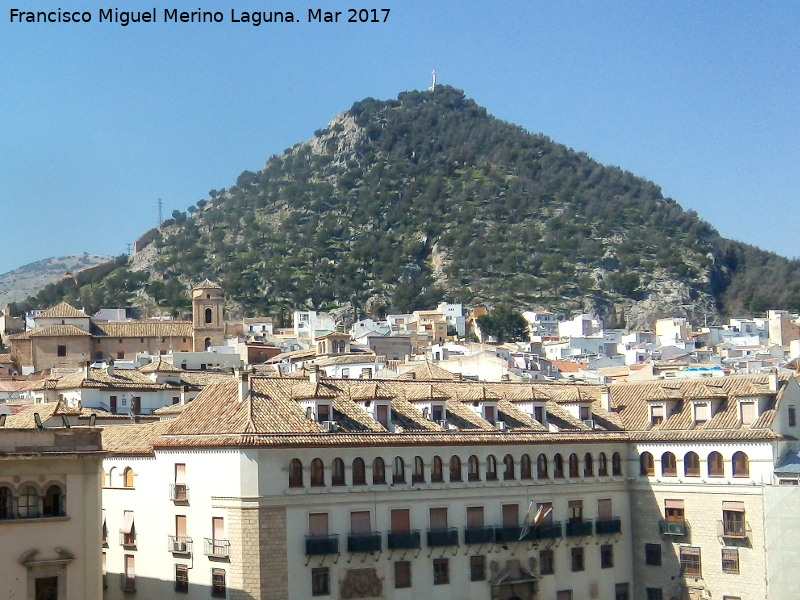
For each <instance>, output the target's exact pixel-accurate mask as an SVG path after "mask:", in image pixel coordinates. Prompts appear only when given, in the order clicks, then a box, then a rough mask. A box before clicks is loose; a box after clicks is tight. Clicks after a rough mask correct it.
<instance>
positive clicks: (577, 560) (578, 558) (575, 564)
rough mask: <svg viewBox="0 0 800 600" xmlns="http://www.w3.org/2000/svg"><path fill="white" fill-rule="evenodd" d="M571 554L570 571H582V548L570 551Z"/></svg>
mask: <svg viewBox="0 0 800 600" xmlns="http://www.w3.org/2000/svg"><path fill="white" fill-rule="evenodd" d="M571 551H572V552H571V554H572V570H573V571H583V569H584V562H583V546H578V547H577V548H572V549H571Z"/></svg>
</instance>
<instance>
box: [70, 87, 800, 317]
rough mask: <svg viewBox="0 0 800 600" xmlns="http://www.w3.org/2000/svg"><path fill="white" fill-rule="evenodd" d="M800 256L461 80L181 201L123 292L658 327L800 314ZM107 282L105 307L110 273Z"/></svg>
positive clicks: (392, 103) (278, 306)
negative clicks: (518, 312)
mask: <svg viewBox="0 0 800 600" xmlns="http://www.w3.org/2000/svg"><path fill="white" fill-rule="evenodd" d="M799 267H800V264H799V263H798V262H797V261H789V260H787V259H785V258H782V257H779V256H776V255H774V254H771V253H767V252H763V251H761V250H759V249H758V248H754V247H752V246H747V245H744V244H741V243H739V242H735V241H731V240H727V239H724V238H722V237H721V236H720V235H719V234H718V233H717V232H716V230H715V229H714V228H713V227H712V226H711V225H709V224H708V223H706V222H705V221H703V220H701V219H700V218H699V217H698V216H697V215H696V214H695V213H693V212H691V211H685V210H683V208H681V206H680V205H679V204H678V203H677V202H676V201H675V200H673V199H671V198H665V197H664V196H663V195H662V193H661V190H660V188H659V187H658V186H657V185H656V184H654V183H652V182H650V181H647V180H644V179H642V178H639V177H636V176H634V175H633V174H631V173H629V172H626V171H623V170H622V169H619V168H616V167H608V166H604V165H602V164H600V163H598V162H596V161H594V160H593V159H591V158H590V157H589V156H587V155H586V154H585V153H581V152H576V151H574V150H572V149H570V148H567V147H566V146H564V145H562V144H558V143H556V142H554V141H552V140H550V139H549V138H548V137H547V136H545V135H543V134H532V133H529V132H527V131H525V130H523V129H522V128H520V127H518V126H516V125H513V124H510V123H506V122H503V121H500V120H498V119H496V118H494V117H492V116H490V115H489V114H488V113H487V111H486V110H485V109H484V108H482V107H480V106H478V105H477V104H476V103H475V102H474V101H472V100H470V99H468V98H466V97H465V95H464V93H463V92H461V91H460V90H456V89H453V88H451V87H446V86H445V87H439V88H437V89H436V90H435V91H432V92H405V93H402V94H400V95H399V96H398V98H397V99H396V100H389V101H379V100H375V99H372V98H368V99H366V100H362V101H360V102H356V103H355V104H354V105H353V106H352V107H351V108H350V110H348V111H345V112H343V113H342V114H340V115H338V116H336V117H335V118H334V119H333V121H331V123H330V124H329V125H328V126H327V127H325V128H323V129H320V130H318V131H316V132H315V135H314V138H313V139H312V140H310V141H308V142H304V143H301V144H298V145H296V146H294V147H292V148H289V149H287V150H285V151H284V152H283V153H281V154H280V155H276V156H273V157H271V158H270V159H269V160H268V161H267V163H266V165H265V166H264V168H263V169H262V170H260V171H258V172H255V173H254V172H250V171H245V172H243V173H242V174H241V175H240V176H239V177H238V179H237V181H236V184H235V185H233V186H231V187H230V188H228V189H225V190H222V191H216V190H212V192H211V193H210V197H209V198H208V199H207V200H201V201H200V202H198V203H197V205H196V206H192V207H189V210H188V211H187V212H180V211H175V212H174V213H173V218H172V219H170V220H169V221H168V222H167V223H165V224H164V226H163V227H162V229H161V232H160V233H159V234H157V235H156V236H155V238H154V240H153V242H152V244H151V245H150V246H149V247H148V248H147V249H146V250H145V251H143V253H141V255H140V256H139V257H137V258H135V260H134V263H133V265H128V266H127V267H121V268H120V269H118V270H117V271H115V272H114V273H112V275H113V276H114V277H116V280H115V283H114V289H115V290H117V291H116V292H115V294H117V295H116V296H115V297H117V298H119V297H123V296H120V295H119V291H120V290H123V291H124V293H125V294H128V296H129V297H131V298H133V299H134V300H135V301H136V302H140V303H145V304H147V303H150V305H151V306H152V307H153V308H154V310H171V311H177V310H179V309H180V308H181V306H183V305H185V296H184V295H183V294H184V293H185V290H186V288H187V287H188V286H189V285H190V284H191V283H192V282H196V281H199V280H202V279H205V278H209V279H211V280H214V281H217V282H219V283H220V284H222V285H223V286H224V287H225V289H226V293H227V295H228V297H229V298H230V299H231V301H232V304H231V308H238V309H240V311H241V312H242V313H245V314H253V313H261V314H264V313H266V314H271V315H273V316H277V317H278V318H279V319H280V318H281V317H282V316H285V315H287V314H288V313H289V311H290V310H292V309H294V308H299V307H309V308H315V309H320V310H324V309H330V308H332V307H336V306H343V305H350V306H352V307H354V308H355V310H356V311H359V312H362V313H363V312H366V313H367V314H371V315H379V314H382V313H384V312H386V311H389V310H390V311H394V312H405V311H408V310H412V309H414V308H423V307H431V306H434V305H435V304H436V303H437V302H438V301H440V300H442V299H447V300H451V301H457V302H462V303H465V304H467V305H475V304H479V303H489V304H491V303H498V302H504V303H508V304H511V305H513V306H515V307H518V308H540V309H551V310H556V311H557V312H559V313H561V314H563V315H567V314H569V313H574V312H577V311H593V312H597V313H599V314H600V315H601V316H603V317H604V319H605V320H606V323H607V324H609V325H611V326H613V325H618V326H628V327H636V328H641V327H646V326H648V325H649V324H651V323H652V322H653V320H654V319H656V318H658V317H660V316H665V315H670V316H673V315H674V316H687V317H689V318H690V319H691V320H693V321H694V322H704V321H709V322H711V321H713V320H714V318H716V317H718V316H720V315H722V314H741V313H743V312H756V313H757V312H763V311H765V310H766V309H768V308H772V307H777V306H780V307H785V308H800V268H799ZM126 269H127V272H126ZM131 269H132V270H133V271H134V272H130V271H131ZM142 281H143V282H144V283H143V284H141V285H140V282H142ZM139 285H140V287H139V288H137V286H139ZM66 293H67V294H72V295H76V296H79V295H80V294H81V290H73V291H69V290H67V291H66ZM92 293H93V294H94V296H93V298H94V299H96V300H97V301H98V302H101V301H103V284H102V282H100V283H99V284H95V286H94V287H93V290H92ZM84 295H85V294H84Z"/></svg>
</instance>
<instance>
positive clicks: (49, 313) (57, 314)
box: [36, 302, 89, 319]
mask: <svg viewBox="0 0 800 600" xmlns="http://www.w3.org/2000/svg"><path fill="white" fill-rule="evenodd" d="M36 318H37V319H81V318H82V319H88V318H89V316H88V315H87V314H86V313H85V312H83V311H82V310H78V309H77V308H75V307H74V306H72V305H71V304H67V303H66V302H59V303H58V304H56V305H55V306H53V307H51V308H48V309H47V310H46V311H44V312H43V313H41V314H40V315H39V316H38V317H36Z"/></svg>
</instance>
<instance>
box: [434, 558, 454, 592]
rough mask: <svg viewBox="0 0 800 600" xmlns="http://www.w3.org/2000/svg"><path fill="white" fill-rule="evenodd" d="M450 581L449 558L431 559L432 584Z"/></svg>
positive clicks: (443, 583)
mask: <svg viewBox="0 0 800 600" xmlns="http://www.w3.org/2000/svg"><path fill="white" fill-rule="evenodd" d="M448 583H450V559H449V558H434V559H433V585H445V584H448Z"/></svg>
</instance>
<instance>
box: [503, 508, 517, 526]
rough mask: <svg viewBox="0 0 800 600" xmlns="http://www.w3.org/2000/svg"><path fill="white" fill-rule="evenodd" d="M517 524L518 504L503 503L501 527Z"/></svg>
mask: <svg viewBox="0 0 800 600" xmlns="http://www.w3.org/2000/svg"><path fill="white" fill-rule="evenodd" d="M517 525H519V504H503V527H505V528H507V529H508V528H511V527H516V526H517Z"/></svg>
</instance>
